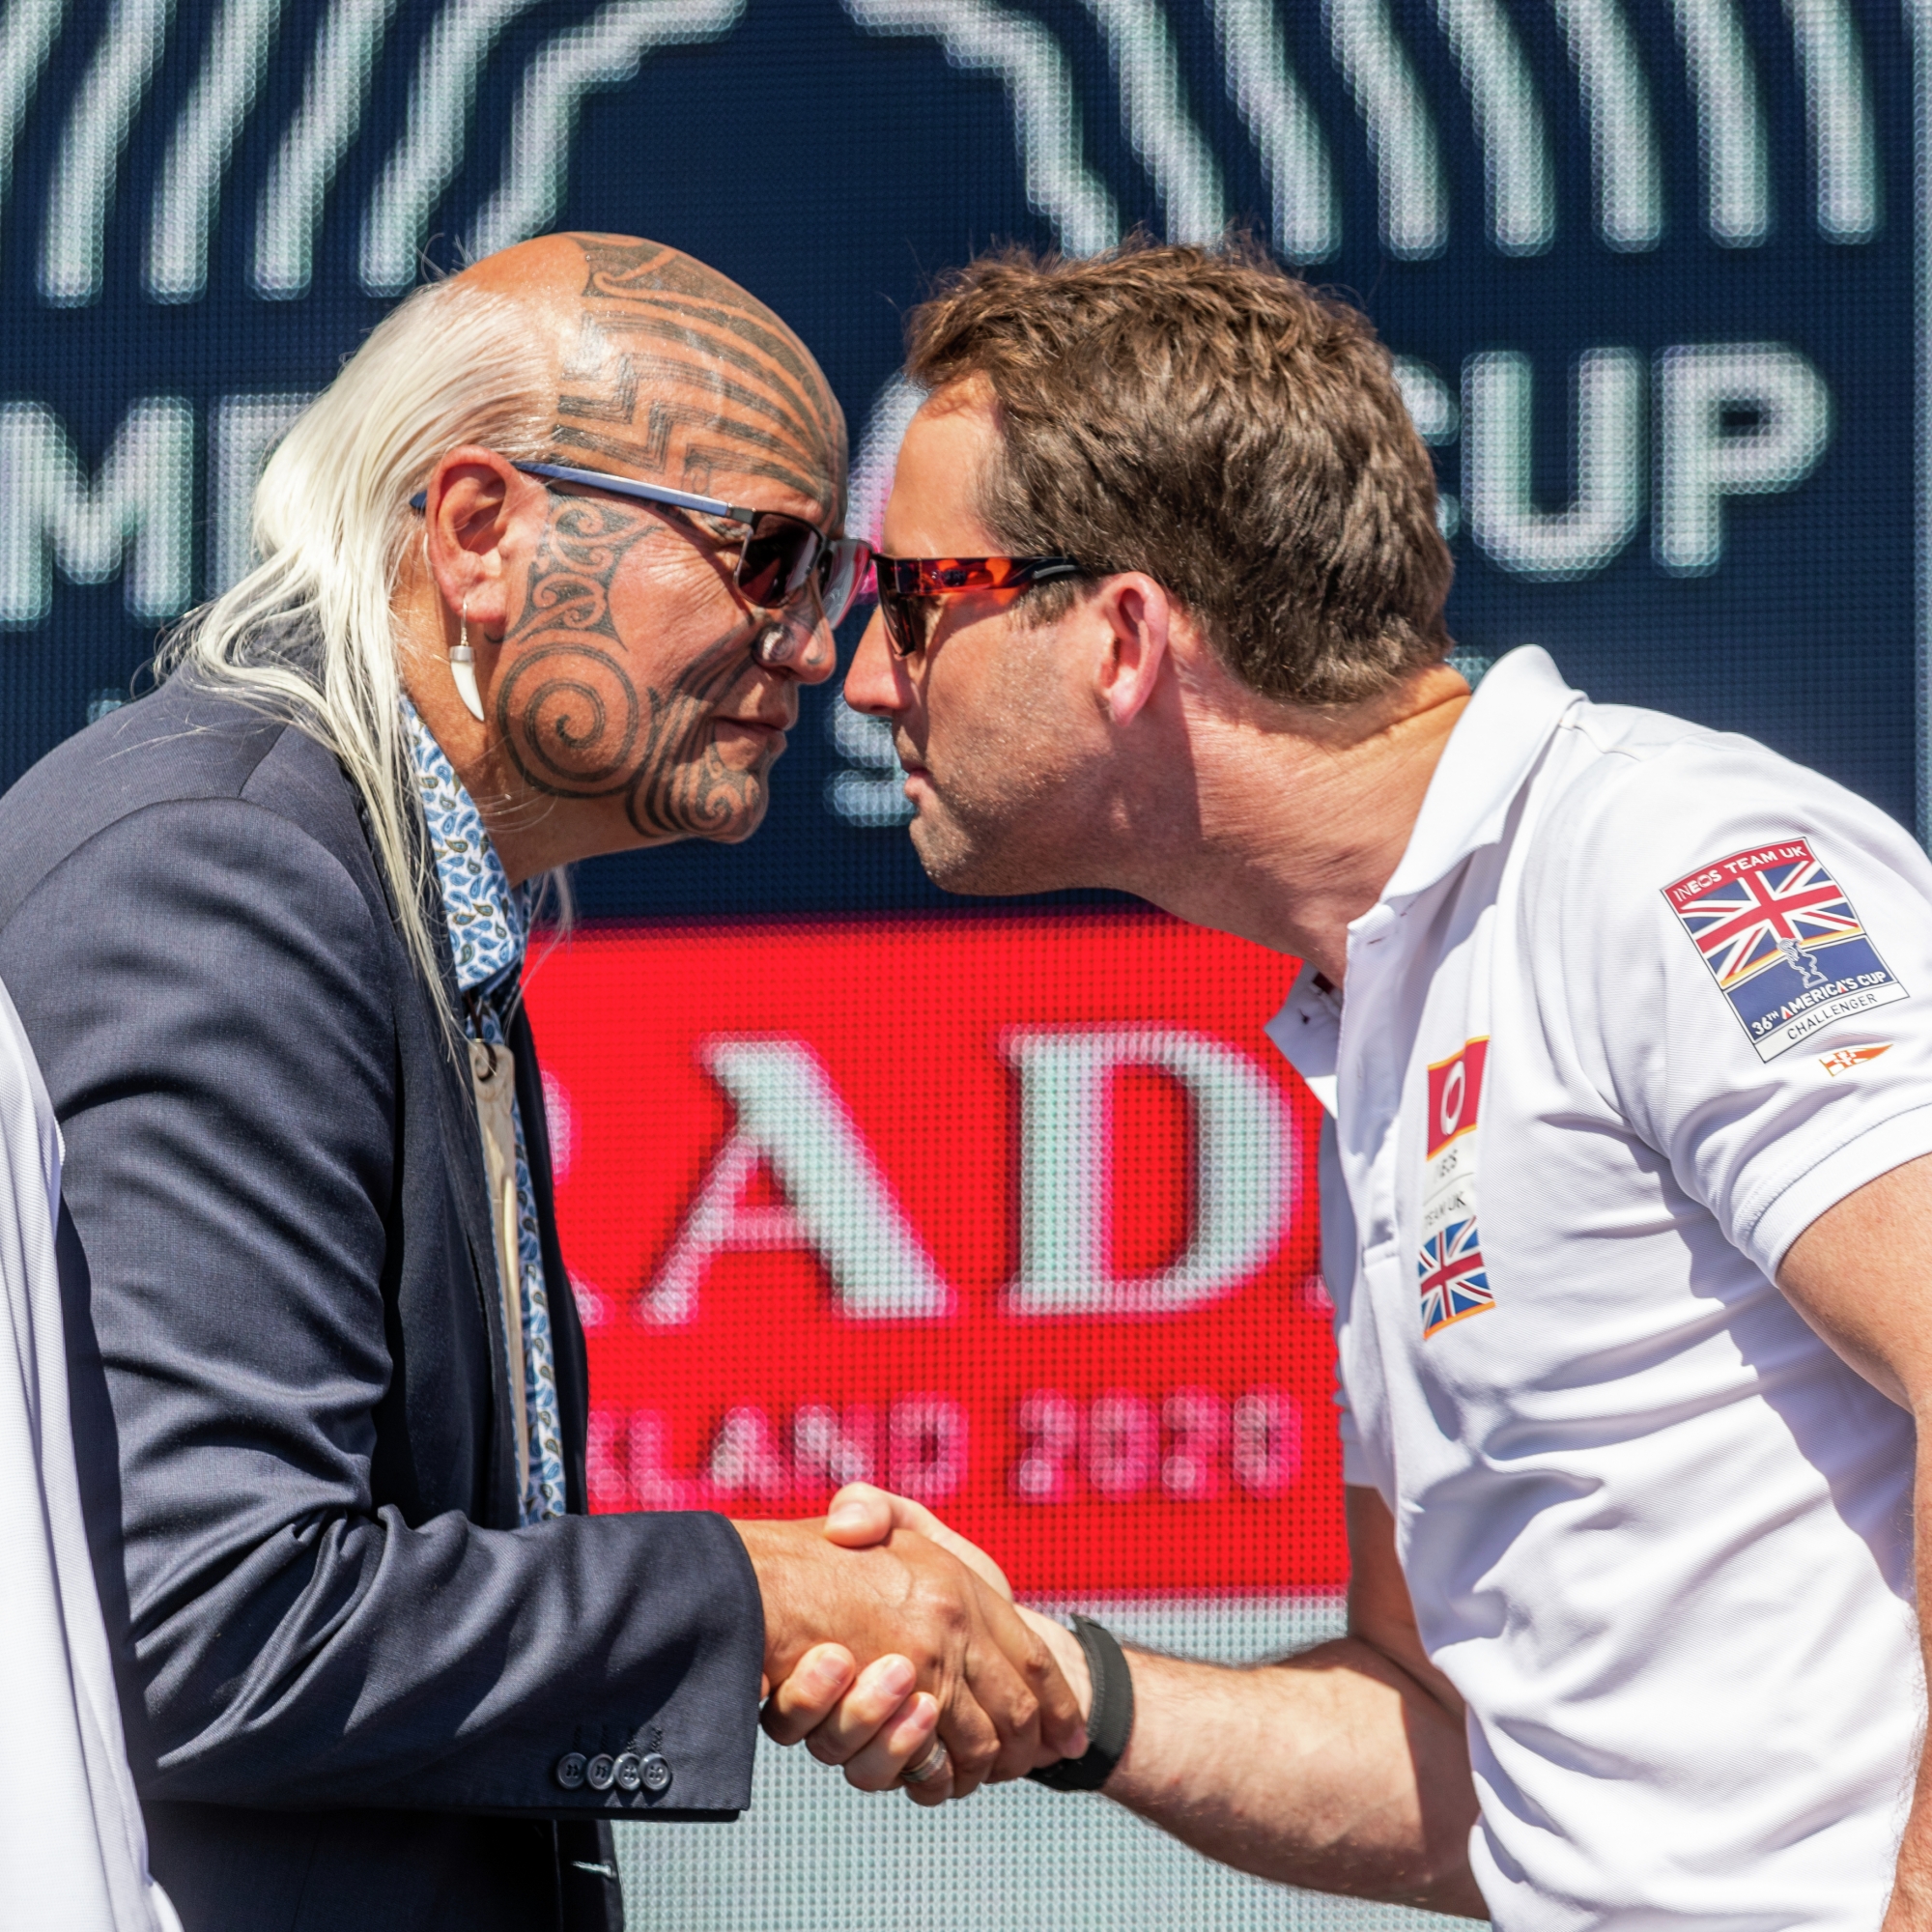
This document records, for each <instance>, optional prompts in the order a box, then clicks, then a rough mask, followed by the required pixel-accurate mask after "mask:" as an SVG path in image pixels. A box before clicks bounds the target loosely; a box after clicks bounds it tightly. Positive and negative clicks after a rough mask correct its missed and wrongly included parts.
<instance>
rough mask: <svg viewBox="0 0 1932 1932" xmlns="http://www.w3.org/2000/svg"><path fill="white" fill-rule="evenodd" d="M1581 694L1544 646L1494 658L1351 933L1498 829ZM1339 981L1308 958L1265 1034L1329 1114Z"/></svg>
mask: <svg viewBox="0 0 1932 1932" xmlns="http://www.w3.org/2000/svg"><path fill="white" fill-rule="evenodd" d="M1581 698H1582V693H1581V692H1578V691H1573V690H1572V689H1571V688H1570V687H1569V686H1568V685H1567V684H1565V683H1564V682H1563V678H1562V676H1561V674H1560V673H1559V672H1558V670H1557V668H1556V667H1555V665H1554V664H1553V663H1552V662H1551V661H1550V657H1549V653H1548V651H1546V650H1543V649H1540V648H1539V647H1538V646H1537V645H1535V644H1525V645H1523V646H1522V648H1521V649H1520V650H1514V651H1512V652H1510V654H1509V655H1508V656H1507V657H1506V658H1502V659H1500V660H1499V661H1498V662H1497V663H1496V664H1494V665H1492V667H1491V668H1490V670H1489V673H1488V674H1487V675H1486V676H1485V677H1484V679H1483V681H1482V683H1481V684H1479V685H1478V686H1477V687H1476V695H1475V696H1473V697H1472V698H1471V699H1470V700H1469V703H1468V706H1467V708H1466V709H1465V710H1464V711H1463V715H1462V717H1460V718H1459V719H1457V721H1456V728H1455V729H1454V730H1453V731H1451V732H1450V734H1449V742H1448V744H1447V745H1446V746H1444V747H1443V750H1442V757H1441V760H1440V761H1439V762H1438V763H1437V765H1436V767H1435V775H1434V776H1433V777H1432V778H1431V779H1430V781H1429V790H1428V791H1427V793H1425V794H1424V797H1423V801H1422V810H1420V811H1419V812H1418V813H1417V814H1416V818H1415V826H1414V829H1413V830H1412V831H1411V832H1410V833H1409V836H1408V844H1407V846H1406V848H1405V849H1404V851H1403V855H1402V860H1401V863H1400V864H1399V865H1398V866H1397V867H1396V868H1395V872H1394V875H1393V876H1392V877H1391V878H1390V880H1389V882H1388V884H1387V885H1386V886H1384V887H1383V888H1382V895H1381V897H1380V899H1379V900H1378V902H1377V903H1376V904H1375V905H1374V906H1372V907H1371V908H1370V909H1369V911H1367V912H1365V913H1364V914H1363V915H1362V917H1361V918H1360V919H1358V920H1356V921H1355V922H1354V923H1353V924H1351V925H1350V933H1351V934H1352V933H1356V932H1359V931H1363V930H1366V929H1367V928H1368V927H1369V926H1370V925H1371V924H1372V923H1373V924H1376V925H1382V924H1385V923H1387V922H1389V921H1390V920H1392V919H1394V918H1395V917H1396V916H1397V911H1398V902H1400V901H1402V900H1406V899H1412V898H1414V897H1415V895H1417V894H1418V893H1425V892H1427V891H1428V890H1429V889H1430V887H1432V886H1434V885H1437V884H1439V883H1440V882H1441V881H1442V880H1443V879H1445V878H1446V877H1448V875H1449V873H1450V872H1452V871H1453V870H1454V869H1455V868H1456V867H1458V866H1460V865H1461V864H1462V863H1463V860H1464V859H1466V858H1468V856H1469V855H1470V854H1471V853H1472V852H1476V851H1480V850H1481V849H1482V847H1483V846H1485V845H1491V844H1493V843H1494V842H1495V841H1496V840H1497V839H1498V838H1501V837H1502V835H1503V827H1504V825H1505V824H1506V822H1507V821H1508V817H1509V811H1510V808H1511V806H1512V805H1514V804H1515V802H1516V799H1517V797H1518V795H1519V793H1520V792H1521V790H1522V787H1523V785H1524V783H1525V781H1527V780H1528V778H1529V775H1530V774H1531V772H1533V771H1534V770H1535V769H1536V766H1537V763H1538V761H1539V760H1540V759H1541V758H1542V756H1543V753H1544V752H1545V750H1546V748H1547V747H1548V743H1549V740H1550V737H1551V735H1552V734H1553V733H1554V731H1555V729H1556V727H1557V725H1559V724H1560V723H1561V722H1562V719H1563V717H1564V714H1565V713H1566V712H1568V711H1569V709H1570V707H1571V706H1572V705H1573V704H1576V703H1578V702H1579V701H1580V700H1581ZM1341 1026H1342V989H1341V988H1340V987H1338V986H1332V985H1330V984H1329V983H1328V981H1327V980H1323V979H1321V976H1320V975H1319V974H1317V973H1314V972H1311V971H1310V970H1309V969H1308V968H1307V967H1306V966H1305V965H1304V966H1303V968H1302V970H1301V972H1300V974H1299V975H1298V976H1297V978H1296V980H1295V982H1294V986H1293V990H1292V991H1291V992H1290V993H1289V996H1288V999H1287V1001H1286V1003H1285V1004H1284V1005H1283V1007H1282V1009H1281V1010H1280V1012H1278V1013H1277V1014H1276V1015H1275V1016H1274V1018H1273V1019H1272V1020H1271V1021H1269V1023H1268V1028H1267V1033H1268V1037H1269V1038H1270V1039H1272V1040H1273V1041H1274V1043H1275V1045H1276V1047H1277V1048H1278V1049H1279V1050H1280V1052H1281V1054H1282V1056H1283V1058H1284V1059H1286V1060H1287V1061H1288V1063H1289V1065H1291V1066H1293V1068H1294V1069H1295V1071H1296V1072H1297V1073H1299V1074H1300V1075H1301V1077H1302V1079H1303V1080H1304V1081H1305V1082H1306V1083H1307V1085H1308V1088H1309V1090H1310V1092H1312V1093H1313V1094H1314V1095H1315V1097H1316V1098H1317V1099H1318V1100H1320V1101H1321V1105H1322V1107H1323V1108H1324V1109H1325V1110H1326V1111H1327V1112H1328V1113H1329V1114H1331V1115H1332V1114H1333V1113H1334V1112H1335V1111H1336V1104H1337V1099H1336V1081H1337V1068H1338V1065H1339V1055H1340V1049H1341Z"/></svg>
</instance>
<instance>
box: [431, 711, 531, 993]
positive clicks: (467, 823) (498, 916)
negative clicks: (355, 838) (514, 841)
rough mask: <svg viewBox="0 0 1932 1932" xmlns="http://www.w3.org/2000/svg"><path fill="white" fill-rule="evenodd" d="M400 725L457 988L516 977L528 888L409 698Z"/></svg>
mask: <svg viewBox="0 0 1932 1932" xmlns="http://www.w3.org/2000/svg"><path fill="white" fill-rule="evenodd" d="M403 725H404V728H405V729H406V730H407V732H408V734H409V741H410V758H411V761H412V764H413V765H414V767H415V775H416V790H417V793H418V794H419V796H420V797H421V799H422V809H423V822H424V823H425V825H427V826H428V828H429V849H430V855H431V857H432V858H433V859H434V860H435V862H436V879H437V885H438V887H439V888H440V891H441V894H442V913H443V918H444V920H445V921H446V923H448V926H449V950H450V952H451V954H452V956H453V957H454V959H455V962H456V985H457V990H458V991H459V992H464V993H471V992H476V991H479V990H482V989H486V988H487V989H489V990H492V991H494V990H496V987H497V982H498V981H499V980H513V979H514V978H515V976H516V975H517V973H518V972H519V971H520V970H521V969H522V966H523V963H524V947H525V945H526V941H527V940H528V937H529V926H530V920H529V900H530V895H529V890H528V888H527V887H524V886H513V885H511V883H510V878H509V874H508V873H507V872H505V871H504V870H503V862H502V860H500V859H499V858H498V857H497V848H496V846H495V845H494V844H493V843H492V842H491V839H490V834H489V832H488V830H487V829H486V828H485V826H484V824H483V814H482V813H481V812H480V811H478V810H476V801H475V800H474V799H472V798H471V797H470V796H469V792H468V791H466V790H465V789H464V785H463V781H462V780H461V779H459V778H458V777H457V776H456V767H455V766H454V765H452V764H451V763H450V762H449V758H448V755H447V754H446V753H444V751H443V749H442V747H441V746H440V745H439V744H438V743H437V742H436V739H435V738H434V737H433V736H432V735H431V734H430V728H429V726H428V725H425V724H424V723H423V722H422V719H421V717H420V716H419V715H418V713H417V711H416V708H415V706H414V705H413V704H412V703H411V702H410V700H409V699H408V698H407V697H405V698H404V699H403Z"/></svg>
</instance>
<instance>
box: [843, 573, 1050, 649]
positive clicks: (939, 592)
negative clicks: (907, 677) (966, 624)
mask: <svg viewBox="0 0 1932 1932" xmlns="http://www.w3.org/2000/svg"><path fill="white" fill-rule="evenodd" d="M872 568H873V570H874V571H875V572H876V573H877V578H878V586H879V614H880V616H882V617H883V618H884V619H885V620H886V637H887V639H888V641H889V642H890V643H891V644H892V647H893V649H894V651H895V653H896V654H897V655H898V656H900V657H902V658H909V657H911V656H912V654H913V653H914V652H915V651H920V650H923V649H924V648H925V637H924V634H923V630H922V628H921V625H920V617H919V612H918V611H915V610H914V609H913V605H914V604H915V602H917V601H918V600H919V599H921V598H925V597H957V596H959V595H960V594H961V593H962V592H964V591H968V590H1030V589H1032V588H1033V586H1034V585H1035V584H1036V583H1057V582H1060V580H1061V579H1062V578H1065V577H1079V576H1082V575H1084V572H1083V570H1082V568H1081V566H1080V565H1079V564H1077V563H1075V562H1074V560H1073V559H1072V558H1071V557H1070V556H875V557H874V558H873V559H872Z"/></svg>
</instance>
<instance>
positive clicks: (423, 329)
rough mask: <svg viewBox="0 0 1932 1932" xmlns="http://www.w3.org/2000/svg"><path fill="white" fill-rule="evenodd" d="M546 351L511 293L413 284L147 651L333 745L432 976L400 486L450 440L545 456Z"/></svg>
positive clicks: (290, 443)
mask: <svg viewBox="0 0 1932 1932" xmlns="http://www.w3.org/2000/svg"><path fill="white" fill-rule="evenodd" d="M533 324H534V325H536V326H534V327H533ZM551 349H552V345H551V344H550V343H549V342H548V341H547V340H546V339H545V335H544V333H543V329H542V326H541V325H540V324H537V323H536V318H535V317H534V316H533V315H532V313H531V311H530V310H528V309H526V308H525V307H523V306H522V305H521V304H519V303H516V302H513V301H510V300H508V299H506V298H503V297H500V296H495V295H490V294H488V293H485V292H483V291H480V290H477V289H473V288H469V287H467V286H466V285H465V284H463V283H462V282H460V281H448V282H437V283H432V284H430V285H429V286H427V287H424V288H421V289H418V290H417V291H416V292H415V293H414V294H413V295H412V296H411V297H410V298H408V299H407V300H405V301H404V302H402V303H400V304H399V305H398V306H397V307H396V308H395V309H394V310H392V311H391V312H390V313H389V315H388V316H386V317H385V318H384V320H383V321H382V322H381V323H380V324H378V325H377V327H376V328H375V329H374V330H373V331H372V332H371V334H370V336H369V339H368V340H367V341H366V342H365V343H364V344H363V345H362V347H361V349H360V350H359V351H357V353H356V354H355V356H354V357H353V358H352V359H351V360H350V361H349V362H348V363H347V364H346V365H345V366H344V368H343V370H342V373H341V374H340V375H339V376H337V377H336V379H335V381H334V382H333V383H331V384H329V386H328V387H327V389H326V390H324V392H323V393H322V394H321V395H320V396H319V397H317V398H316V400H315V402H314V403H313V404H312V405H311V406H310V407H309V408H308V409H307V410H306V411H305V412H303V413H302V415H301V416H300V417H299V418H298V420H297V422H296V423H295V425H294V427H293V428H291V429H290V431H289V433H288V435H287V436H286V437H284V438H283V440H282V443H281V446H280V447H279V448H278V449H277V450H276V451H275V453H274V455H273V456H272V457H271V458H270V461H269V465H268V467H267V469H265V470H264V471H263V473H262V480H261V483H260V484H259V485H258V486H257V488H256V491H255V503H254V518H253V535H254V545H255V554H256V555H257V556H258V557H259V558H260V561H259V562H258V563H257V564H256V565H255V567H254V568H253V569H252V570H250V571H249V572H248V574H247V575H246V576H245V577H243V578H242V579H241V581H240V582H238V583H236V584H235V585H234V587H233V588H232V589H229V590H226V591H224V592H223V593H222V594H221V595H220V596H219V597H217V598H215V600H214V601H213V603H211V604H206V605H204V606H203V607H202V608H201V609H200V610H198V611H192V612H190V613H189V615H188V616H187V617H185V619H184V620H183V622H182V623H181V625H180V626H179V627H178V629H177V630H176V631H175V633H174V634H173V636H172V637H171V638H170V639H168V640H167V642H166V643H165V644H164V645H163V647H162V649H161V651H160V652H159V654H158V655H157V657H156V670H157V672H158V673H160V674H161V675H163V676H166V675H170V674H175V673H180V672H188V673H191V674H192V675H193V676H194V678H195V679H196V680H197V682H200V683H204V684H208V685H212V686H214V687H216V688H218V689H222V690H225V691H227V692H228V693H230V694H231V695H233V696H238V697H241V698H242V699H243V700H244V701H247V702H249V703H252V704H254V705H256V706H257V707H259V708H261V709H264V710H267V711H269V712H270V713H271V714H273V715H275V716H279V717H285V718H287V719H288V720H289V721H290V722H291V723H292V724H294V725H298V727H299V728H300V729H302V730H303V731H306V732H307V733H308V734H309V735H310V736H311V737H313V738H316V739H318V740H319V741H320V742H321V743H322V744H324V745H326V746H327V748H328V749H329V750H330V751H331V752H333V753H334V754H335V756H336V757H337V758H338V759H339V760H340V761H341V764H342V767H343V769H344V770H345V771H346V772H347V773H348V775H349V778H350V780H351V781H352V782H353V783H354V784H355V789H356V790H357V791H358V792H359V793H360V794H361V796H362V802H363V805H364V806H365V807H366V808H367V810H368V814H369V826H370V830H371V832H372V833H373V835H374V839H375V845H376V851H377V855H378V857H379V859H380V860H381V862H382V865H383V868H384V871H385V872H386V873H387V875H388V881H389V886H390V890H391V892H392V893H393V895H394V897H395V901H396V909H397V913H398V916H399V923H400V925H401V928H402V932H403V937H404V939H405V941H406V943H407V944H408V946H409V948H410V951H411V952H412V954H413V955H414V958H415V962H416V965H417V967H418V968H419V969H420V971H421V972H422V974H423V977H424V980H425V981H426V983H427V984H428V985H430V986H431V987H436V986H438V985H439V984H440V979H441V976H440V967H439V964H438V960H437V949H436V946H435V942H434V941H433V939H432V937H431V932H430V927H429V924H428V922H427V921H426V919H425V917H424V914H423V905H424V899H425V893H426V891H427V890H428V880H427V875H426V873H427V867H428V866H429V863H430V862H429V857H428V853H427V850H426V841H425V840H424V838H422V837H421V834H420V831H419V827H420V811H421V808H420V806H419V804H418V802H417V794H416V787H415V781H414V775H413V768H412V763H411V759H410V752H409V746H408V743H407V739H406V736H405V732H404V728H403V720H402V705H401V700H402V694H403V685H402V680H401V677H400V674H399V662H400V658H401V653H402V650H403V648H404V639H403V635H402V630H401V626H400V625H399V623H398V622H397V618H396V613H395V610H394V602H395V590H396V582H397V577H398V574H399V572H400V571H401V568H402V565H403V560H404V558H405V556H406V555H407V554H409V551H410V549H411V547H412V545H414V544H416V543H418V542H420V540H421V533H422V529H423V520H422V518H421V516H420V515H418V514H417V513H416V512H415V511H413V510H412V509H411V508H410V498H411V497H412V496H413V495H414V494H415V493H416V492H417V491H418V490H420V489H422V488H423V487H424V486H425V485H426V484H427V482H428V481H429V477H430V473H431V471H432V470H434V469H435V468H436V466H437V464H438V462H439V461H440V459H441V458H442V457H443V456H444V455H445V454H446V453H447V452H448V451H449V450H451V449H453V448H454V447H455V446H456V445H457V444H458V443H463V442H480V443H484V444H486V445H487V446H488V447H490V448H492V449H495V450H497V451H499V452H500V453H501V454H502V455H504V456H506V457H508V458H509V459H510V460H511V461H513V462H515V461H519V460H536V459H538V458H540V457H541V456H542V455H543V453H544V451H545V449H546V448H547V447H548V441H549V431H550V427H551V420H552V416H553V412H554V397H553V396H552V395H551V394H550V393H549V392H550V390H551V388H552V387H553V386H554V381H553V369H552V359H553V358H552V355H551Z"/></svg>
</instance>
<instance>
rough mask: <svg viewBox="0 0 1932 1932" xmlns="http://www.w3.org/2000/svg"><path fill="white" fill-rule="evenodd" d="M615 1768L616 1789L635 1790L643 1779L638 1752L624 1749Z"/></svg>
mask: <svg viewBox="0 0 1932 1932" xmlns="http://www.w3.org/2000/svg"><path fill="white" fill-rule="evenodd" d="M616 1770H617V1789H618V1790H619V1791H635V1790H637V1788H638V1786H639V1785H640V1784H641V1783H643V1781H644V1774H643V1770H642V1767H641V1766H639V1763H638V1754H637V1752H636V1751H626V1752H625V1753H624V1755H623V1756H622V1757H620V1758H619V1759H618V1760H617V1766H616Z"/></svg>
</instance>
